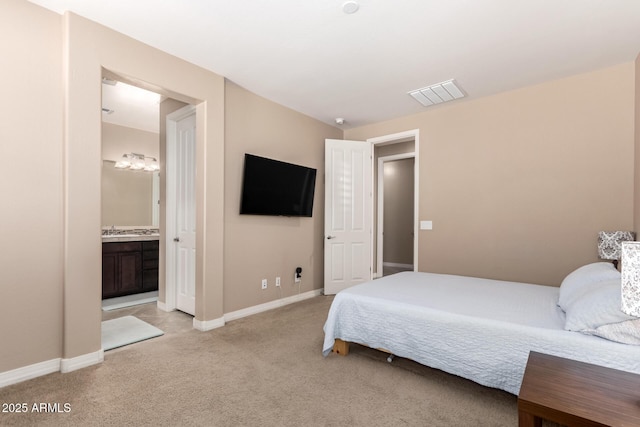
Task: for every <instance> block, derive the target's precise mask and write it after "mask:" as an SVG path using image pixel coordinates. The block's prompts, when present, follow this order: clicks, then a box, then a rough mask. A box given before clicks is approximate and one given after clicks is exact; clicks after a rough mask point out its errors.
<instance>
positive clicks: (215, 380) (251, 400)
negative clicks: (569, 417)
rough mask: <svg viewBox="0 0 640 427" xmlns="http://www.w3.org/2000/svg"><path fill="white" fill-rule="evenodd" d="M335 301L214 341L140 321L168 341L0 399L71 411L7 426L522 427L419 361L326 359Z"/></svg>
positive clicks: (173, 324)
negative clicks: (327, 331)
mask: <svg viewBox="0 0 640 427" xmlns="http://www.w3.org/2000/svg"><path fill="white" fill-rule="evenodd" d="M332 300H333V298H332V297H329V296H319V297H316V298H313V299H310V300H307V301H302V302H299V303H296V304H292V305H288V306H285V307H281V308H278V309H275V310H271V311H268V312H264V313H260V314H256V315H254V316H251V317H246V318H243V319H238V320H234V321H232V322H229V323H227V325H226V326H224V327H222V328H218V329H215V330H212V331H208V332H199V331H196V330H194V329H193V327H192V325H193V318H192V317H191V316H188V315H186V314H184V313H180V312H170V313H165V312H162V311H161V310H159V309H158V308H157V307H156V305H155V304H147V305H144V306H137V307H132V308H128V309H123V310H116V311H112V312H104V313H103V319H104V318H112V317H115V316H123V315H125V314H131V315H135V316H136V317H139V318H140V319H143V320H145V321H147V322H149V323H151V324H153V325H155V326H157V327H159V328H161V329H162V330H164V331H165V335H163V336H161V337H158V338H154V339H152V340H147V341H144V342H140V343H137V344H136V345H129V346H126V347H121V348H117V349H114V350H111V351H109V352H107V353H106V354H105V361H104V362H103V363H102V364H100V365H95V366H90V367H88V368H84V369H80V370H77V371H73V372H70V373H66V374H61V373H54V374H50V375H46V376H44V377H40V378H35V379H33V380H29V381H25V382H23V383H20V384H14V385H11V386H8V387H4V388H1V389H0V402H26V403H28V404H29V405H32V404H33V403H34V402H45V403H46V402H50V403H55V402H59V403H60V405H61V406H62V405H64V404H65V403H68V404H69V405H70V411H69V412H65V413H33V412H28V413H13V414H11V413H0V425H2V426H34V425H37V426H56V427H58V426H83V427H91V426H230V427H231V426H233V427H236V426H261V427H262V426H266V427H270V426H356V427H358V426H363V427H364V426H366V427H370V426H385V427H387V426H400V425H402V426H436V427H439V426H456V427H467V426H473V427H481V426H490V427H499V426H504V427H515V426H517V425H518V412H517V405H516V402H517V399H516V396H513V395H511V394H509V393H506V392H503V391H500V390H495V389H490V388H487V387H483V386H480V385H478V384H475V383H473V382H470V381H467V380H464V379H462V378H459V377H456V376H453V375H449V374H446V373H444V372H441V371H437V370H434V369H430V368H427V367H425V366H422V365H419V364H417V363H414V362H412V361H410V360H406V359H402V358H396V359H395V360H394V361H393V363H387V362H386V357H387V356H386V354H384V353H381V352H378V351H376V350H372V349H368V348H365V347H361V346H357V345H354V346H352V348H351V353H350V354H349V356H347V357H341V356H337V355H330V356H328V357H326V358H324V357H322V340H323V337H324V333H323V331H322V326H323V325H324V322H325V319H326V317H327V313H328V310H329V306H330V304H331V301H332Z"/></svg>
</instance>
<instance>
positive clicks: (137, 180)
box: [102, 160, 160, 227]
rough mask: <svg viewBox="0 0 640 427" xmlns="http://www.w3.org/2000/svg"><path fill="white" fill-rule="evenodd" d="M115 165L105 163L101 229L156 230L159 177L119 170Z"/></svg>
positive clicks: (158, 206)
mask: <svg viewBox="0 0 640 427" xmlns="http://www.w3.org/2000/svg"><path fill="white" fill-rule="evenodd" d="M114 164H115V162H114V161H112V160H103V162H102V225H103V226H104V227H110V226H112V225H115V226H116V227H117V226H137V227H149V226H153V227H157V226H158V216H159V209H160V205H159V203H158V194H159V182H160V177H159V173H158V172H144V171H134V170H128V169H117V168H115V167H114Z"/></svg>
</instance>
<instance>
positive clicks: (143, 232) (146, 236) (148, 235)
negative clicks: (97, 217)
mask: <svg viewBox="0 0 640 427" xmlns="http://www.w3.org/2000/svg"><path fill="white" fill-rule="evenodd" d="M149 240H160V231H159V230H158V229H157V228H140V227H118V228H116V227H115V226H113V227H110V228H103V229H102V243H111V242H141V241H149Z"/></svg>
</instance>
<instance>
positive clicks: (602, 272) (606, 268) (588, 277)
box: [558, 262, 620, 312]
mask: <svg viewBox="0 0 640 427" xmlns="http://www.w3.org/2000/svg"><path fill="white" fill-rule="evenodd" d="M607 280H618V281H619V280H620V272H619V271H618V270H616V268H615V267H614V266H613V264H612V263H610V262H594V263H592V264H587V265H583V266H582V267H580V268H578V269H576V270H575V271H572V272H571V273H569V274H568V275H567V277H565V278H564V280H563V281H562V284H561V285H560V295H559V297H558V306H559V307H560V308H561V309H563V310H564V311H565V312H566V311H567V306H568V305H570V304H571V303H572V302H573V301H575V300H576V299H578V298H579V297H580V296H582V295H584V294H585V293H587V292H589V291H590V289H591V288H592V287H593V286H594V285H597V284H598V283H600V282H605V281H607Z"/></svg>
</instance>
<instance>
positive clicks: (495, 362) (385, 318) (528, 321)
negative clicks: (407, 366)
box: [323, 272, 640, 394]
mask: <svg viewBox="0 0 640 427" xmlns="http://www.w3.org/2000/svg"><path fill="white" fill-rule="evenodd" d="M557 301H558V288H555V287H549V286H540V285H531V284H525V283H517V282H505V281H498V280H489V279H479V278H472V277H464V276H452V275H444V274H431V273H415V272H405V273H399V274H395V275H392V276H387V277H384V278H381V279H377V280H374V281H372V282H368V283H364V284H361V285H357V286H354V287H352V288H349V289H346V290H344V291H342V292H340V293H338V294H337V295H336V297H335V299H334V301H333V303H332V305H331V309H330V310H329V315H328V318H327V321H326V323H325V326H324V331H325V340H324V346H323V354H324V355H325V356H326V355H328V354H329V353H330V352H331V349H332V348H333V344H334V341H335V339H336V338H339V339H342V340H344V341H349V342H356V343H360V344H365V345H367V346H369V347H373V348H384V349H386V350H388V351H390V352H392V353H393V354H395V355H397V356H401V357H406V358H409V359H412V360H414V361H416V362H419V363H422V364H424V365H427V366H430V367H433V368H437V369H441V370H443V371H445V372H449V373H451V374H455V375H459V376H461V377H464V378H468V379H470V380H472V381H475V382H477V383H479V384H482V385H486V386H489V387H495V388H498V389H502V390H506V391H508V392H510V393H513V394H518V392H519V390H520V384H521V382H522V376H523V374H524V368H525V365H526V363H527V358H528V355H529V351H531V350H533V351H537V352H540V353H547V354H552V355H557V356H561V357H566V358H569V359H574V360H579V361H583V362H587V363H593V364H597V365H602V366H607V367H611V368H616V369H620V370H624V371H629V372H635V373H638V374H640V346H632V345H626V344H619V343H615V342H612V341H608V340H605V339H603V338H599V337H595V336H589V335H583V334H581V333H579V332H570V331H565V330H564V329H563V327H564V312H563V311H562V310H561V309H560V308H559V307H557Z"/></svg>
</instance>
